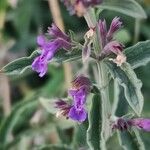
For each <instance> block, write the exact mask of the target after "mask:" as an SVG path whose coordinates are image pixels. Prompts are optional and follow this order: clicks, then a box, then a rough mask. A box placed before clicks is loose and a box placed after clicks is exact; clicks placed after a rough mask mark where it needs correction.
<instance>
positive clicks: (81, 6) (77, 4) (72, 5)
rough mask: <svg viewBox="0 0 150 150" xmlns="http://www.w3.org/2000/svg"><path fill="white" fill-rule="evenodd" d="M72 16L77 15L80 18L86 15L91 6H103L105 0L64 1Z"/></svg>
mask: <svg viewBox="0 0 150 150" xmlns="http://www.w3.org/2000/svg"><path fill="white" fill-rule="evenodd" d="M62 1H63V3H64V4H65V6H66V7H67V9H68V11H69V12H70V14H77V15H78V16H79V17H81V16H83V15H84V14H85V13H86V10H87V8H88V7H90V6H95V5H98V4H101V3H102V2H103V0H62Z"/></svg>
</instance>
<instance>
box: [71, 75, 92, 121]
mask: <svg viewBox="0 0 150 150" xmlns="http://www.w3.org/2000/svg"><path fill="white" fill-rule="evenodd" d="M90 88H91V82H90V80H89V79H88V78H87V77H84V76H83V75H81V76H79V77H77V78H76V79H75V80H74V81H73V82H72V89H70V90H69V94H70V95H71V96H72V98H73V106H72V108H71V109H70V111H69V114H68V116H69V118H71V119H73V120H75V121H79V122H83V121H85V119H86V117H87V112H86V110H85V102H86V98H87V95H88V94H89V92H90Z"/></svg>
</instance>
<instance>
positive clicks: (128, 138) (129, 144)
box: [118, 129, 145, 150]
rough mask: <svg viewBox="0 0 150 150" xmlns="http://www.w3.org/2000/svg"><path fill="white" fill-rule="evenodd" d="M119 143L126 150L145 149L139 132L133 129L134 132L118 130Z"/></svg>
mask: <svg viewBox="0 0 150 150" xmlns="http://www.w3.org/2000/svg"><path fill="white" fill-rule="evenodd" d="M118 138H119V143H120V145H121V146H122V148H123V149H124V150H145V146H144V144H143V142H142V139H141V137H140V134H139V132H138V131H137V130H136V129H133V130H132V132H129V131H122V132H120V131H119V132H118Z"/></svg>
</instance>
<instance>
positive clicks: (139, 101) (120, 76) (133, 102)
mask: <svg viewBox="0 0 150 150" xmlns="http://www.w3.org/2000/svg"><path fill="white" fill-rule="evenodd" d="M105 63H106V65H107V66H108V68H109V71H110V73H111V75H112V76H113V78H115V79H116V80H117V81H118V83H119V84H120V85H121V86H122V87H123V88H124V93H125V97H126V99H127V101H128V103H129V105H130V106H131V108H132V109H133V110H134V111H135V113H136V114H137V115H138V116H140V114H141V112H142V109H143V102H144V99H143V96H142V93H141V87H142V83H141V81H140V80H139V79H137V76H136V74H135V73H134V71H133V70H132V68H131V66H130V65H129V64H128V63H125V64H124V65H122V67H118V66H117V65H116V64H115V63H113V62H111V61H106V62H105Z"/></svg>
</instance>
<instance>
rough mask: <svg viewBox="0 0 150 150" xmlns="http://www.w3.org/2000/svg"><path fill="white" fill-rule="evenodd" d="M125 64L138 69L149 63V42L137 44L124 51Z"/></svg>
mask: <svg viewBox="0 0 150 150" xmlns="http://www.w3.org/2000/svg"><path fill="white" fill-rule="evenodd" d="M124 53H125V55H126V56H127V62H128V63H129V64H130V65H131V66H132V67H133V68H138V67H140V66H144V65H146V64H147V63H148V62H150V40H147V41H144V42H139V43H137V44H136V45H134V46H131V47H129V48H127V49H125V51H124Z"/></svg>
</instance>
